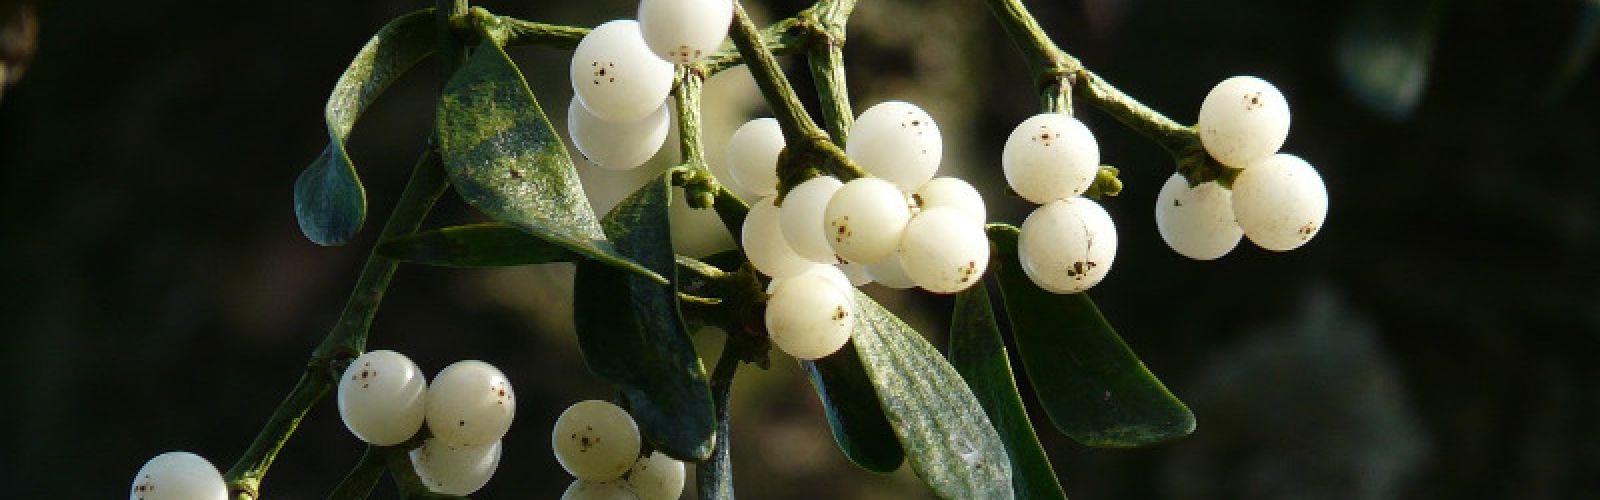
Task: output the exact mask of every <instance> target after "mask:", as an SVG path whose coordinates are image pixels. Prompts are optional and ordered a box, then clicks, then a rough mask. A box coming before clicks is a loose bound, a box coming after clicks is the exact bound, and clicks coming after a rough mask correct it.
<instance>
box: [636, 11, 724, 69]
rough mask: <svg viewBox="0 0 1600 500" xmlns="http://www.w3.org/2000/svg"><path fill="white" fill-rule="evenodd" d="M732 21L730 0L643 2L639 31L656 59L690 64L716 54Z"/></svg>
mask: <svg viewBox="0 0 1600 500" xmlns="http://www.w3.org/2000/svg"><path fill="white" fill-rule="evenodd" d="M731 21H733V2H731V1H729V0H641V1H640V2H639V29H640V31H641V32H643V33H644V42H645V44H646V45H648V46H650V50H651V51H652V52H654V53H655V55H656V57H660V58H661V59H663V60H665V61H667V62H670V63H673V64H689V63H692V62H695V61H697V60H699V59H700V58H701V57H704V56H707V55H710V54H711V53H713V52H716V51H717V48H718V47H720V46H721V45H722V41H723V40H724V39H726V38H728V25H729V23H730V22H731Z"/></svg>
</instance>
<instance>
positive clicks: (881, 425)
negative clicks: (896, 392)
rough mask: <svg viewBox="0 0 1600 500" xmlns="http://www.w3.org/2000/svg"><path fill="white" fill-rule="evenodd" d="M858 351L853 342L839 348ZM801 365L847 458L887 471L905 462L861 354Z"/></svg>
mask: <svg viewBox="0 0 1600 500" xmlns="http://www.w3.org/2000/svg"><path fill="white" fill-rule="evenodd" d="M855 350H856V347H855V343H854V342H851V343H849V344H846V345H845V346H844V347H843V348H841V349H840V351H841V352H843V351H855ZM800 365H801V366H804V367H805V369H806V374H808V375H810V376H811V387H813V388H815V389H816V390H817V398H818V399H821V400H822V408H823V410H824V411H825V412H826V413H827V416H828V428H829V429H830V430H832V431H833V441H834V442H835V443H838V444H839V451H842V452H844V456H845V458H849V459H850V461H851V462H852V463H855V464H856V465H857V466H859V467H861V468H863V469H866V470H869V471H872V472H877V473H882V474H888V473H890V472H894V471H895V470H896V469H899V468H900V463H901V462H904V461H905V451H904V450H901V449H900V442H899V440H898V439H897V438H896V437H895V434H894V429H893V428H891V427H889V418H888V417H886V416H884V415H883V407H882V406H880V405H879V404H878V393H877V391H876V390H875V389H873V388H872V380H871V379H869V378H867V369H866V367H863V366H861V357H860V356H857V355H855V354H854V353H853V352H851V353H846V354H842V355H837V354H836V355H833V356H827V357H824V358H822V359H819V360H816V361H801V362H800Z"/></svg>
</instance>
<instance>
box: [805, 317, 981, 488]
mask: <svg viewBox="0 0 1600 500" xmlns="http://www.w3.org/2000/svg"><path fill="white" fill-rule="evenodd" d="M856 303H857V317H856V322H857V325H858V327H857V328H856V329H855V332H854V339H853V340H852V343H853V344H855V347H856V349H855V351H856V355H858V356H860V358H861V365H862V366H863V367H865V368H866V371H867V378H868V379H869V380H871V381H872V385H873V387H874V389H876V390H877V393H878V398H879V402H880V403H881V405H882V407H883V413H884V415H885V416H886V417H888V419H889V426H890V427H891V428H892V429H894V432H895V435H896V436H898V437H899V438H900V446H901V448H902V449H903V450H905V455H906V458H907V459H909V461H910V462H911V470H912V471H913V472H916V474H917V476H918V477H921V478H922V481H923V482H924V483H927V485H928V487H929V488H931V489H933V492H934V493H935V494H937V495H939V496H940V497H943V498H1011V492H1012V490H1011V461H1010V460H1009V459H1008V458H1007V457H1006V449H1005V445H1004V444H1002V443H1001V441H1000V435H999V434H997V433H996V432H995V429H994V426H993V425H992V424H990V423H989V417H988V416H986V415H985V414H984V412H983V407H982V406H981V405H979V404H978V400H977V398H976V397H975V396H973V394H972V390H971V389H968V388H967V384H966V383H965V382H963V381H962V380H961V375H960V374H958V373H956V370H955V368H952V367H951V366H950V363H948V362H946V361H945V360H944V357H943V356H941V355H939V351H938V350H936V349H934V348H933V346H932V345H929V344H928V341H927V340H924V339H923V338H922V335H921V334H918V333H917V331H916V330H913V329H912V328H911V327H910V326H909V325H906V324H905V322H903V321H900V318H898V317H895V315H894V314H893V313H890V312H889V311H888V310H886V309H884V308H883V306H880V305H878V303H877V302H874V301H873V300H872V299H871V298H868V297H867V296H866V295H863V294H860V293H857V294H856ZM840 354H843V355H849V354H850V353H849V352H840V353H836V354H835V355H840Z"/></svg>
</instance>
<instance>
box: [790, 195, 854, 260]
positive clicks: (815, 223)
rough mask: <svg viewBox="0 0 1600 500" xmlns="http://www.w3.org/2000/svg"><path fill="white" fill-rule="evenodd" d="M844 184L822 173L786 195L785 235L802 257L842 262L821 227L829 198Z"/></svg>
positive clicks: (791, 246)
mask: <svg viewBox="0 0 1600 500" xmlns="http://www.w3.org/2000/svg"><path fill="white" fill-rule="evenodd" d="M843 185H844V184H843V183H841V182H839V179H835V178H833V177H829V176H826V175H820V176H817V177H812V178H810V179H806V181H805V182H801V183H800V184H799V185H797V186H795V187H794V188H792V189H790V190H789V194H787V195H785V196H784V197H783V205H782V206H781V207H780V208H782V212H783V214H782V221H783V236H784V237H785V238H787V239H788V240H789V248H793V249H794V251H795V253H798V254H800V256H801V257H805V258H807V259H811V260H813V261H816V262H824V263H835V262H838V261H839V258H838V256H835V255H834V254H833V246H832V245H830V244H829V243H828V235H826V234H824V233H823V232H822V228H823V227H824V224H825V222H824V219H823V216H824V214H825V211H826V210H827V209H828V200H830V199H832V198H833V193H834V192H836V191H838V190H839V187H840V186H843Z"/></svg>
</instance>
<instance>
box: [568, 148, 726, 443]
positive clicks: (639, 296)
mask: <svg viewBox="0 0 1600 500" xmlns="http://www.w3.org/2000/svg"><path fill="white" fill-rule="evenodd" d="M671 189H672V187H671V185H669V184H668V183H667V182H666V178H665V177H659V178H657V179H656V180H654V181H651V182H650V183H649V184H646V185H645V186H644V187H642V188H639V190H638V191H636V192H634V193H633V194H632V195H630V196H629V197H628V198H627V199H624V200H622V202H621V203H619V204H617V206H616V208H614V209H612V210H611V213H609V214H607V215H606V218H605V221H604V223H603V225H604V227H605V232H606V234H608V235H610V236H611V238H612V241H614V242H616V245H617V249H618V250H619V251H621V252H622V253H623V254H625V255H628V256H629V257H631V258H633V259H635V260H636V261H638V262H639V263H641V264H642V265H644V266H646V267H648V268H649V269H651V270H654V271H655V272H657V273H660V274H661V275H665V276H674V275H675V271H676V268H675V266H676V264H675V263H674V260H673V254H672V238H671V229H670V227H669V226H668V221H667V206H668V202H669V200H670V195H671V191H670V190H671ZM575 280H576V283H575V285H574V291H573V303H574V304H575V308H576V310H575V312H574V314H575V321H576V326H577V332H578V347H579V348H581V349H582V350H583V359H584V362H585V363H587V364H588V366H589V371H591V372H594V374H595V375H597V376H599V377H600V378H603V379H605V380H607V381H610V382H612V383H614V384H617V385H618V386H620V387H621V389H622V393H623V395H624V396H626V397H627V400H628V407H629V410H630V413H632V415H633V418H634V420H636V421H638V423H639V430H640V431H641V432H643V434H644V436H645V438H646V439H648V440H649V441H650V442H651V443H652V444H654V445H655V446H656V448H657V449H660V450H661V451H662V452H664V453H666V454H668V455H671V456H673V457H674V458H677V459H680V460H696V461H697V460H702V459H704V458H706V457H707V456H708V455H710V453H711V450H712V445H713V438H714V437H715V434H716V426H717V422H716V414H715V408H714V407H713V405H712V400H711V389H710V388H709V386H708V385H707V384H708V382H707V378H706V372H705V367H704V366H702V365H701V364H700V358H699V356H698V355H696V354H695V350H694V344H693V343H692V342H691V341H690V339H689V335H688V333H687V332H685V331H684V326H683V320H682V318H681V317H680V315H679V313H678V305H677V299H676V295H675V291H674V289H673V287H672V286H671V285H663V284H661V283H657V282H655V281H653V280H651V279H649V278H646V277H644V276H642V275H640V274H637V273H630V272H626V271H623V270H621V269H618V268H615V267H611V266H608V265H605V264H602V263H600V262H596V261H589V260H585V261H582V262H579V263H578V272H577V276H576V278H575Z"/></svg>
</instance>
